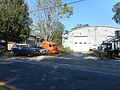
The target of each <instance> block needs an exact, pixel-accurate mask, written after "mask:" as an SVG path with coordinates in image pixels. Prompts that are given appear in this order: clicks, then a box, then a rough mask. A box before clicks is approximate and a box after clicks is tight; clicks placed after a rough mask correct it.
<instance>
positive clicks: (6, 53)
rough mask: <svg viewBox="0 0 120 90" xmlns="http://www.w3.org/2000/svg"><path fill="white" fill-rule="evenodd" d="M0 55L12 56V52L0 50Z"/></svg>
mask: <svg viewBox="0 0 120 90" xmlns="http://www.w3.org/2000/svg"><path fill="white" fill-rule="evenodd" d="M2 56H6V57H12V56H14V55H13V53H12V52H9V51H6V52H5V51H0V57H2Z"/></svg>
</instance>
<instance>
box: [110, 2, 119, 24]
mask: <svg viewBox="0 0 120 90" xmlns="http://www.w3.org/2000/svg"><path fill="white" fill-rule="evenodd" d="M112 10H113V12H114V13H115V14H114V16H113V19H114V20H115V22H116V23H118V24H120V2H118V3H116V4H115V5H114V6H113V9H112Z"/></svg>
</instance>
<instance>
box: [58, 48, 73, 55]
mask: <svg viewBox="0 0 120 90" xmlns="http://www.w3.org/2000/svg"><path fill="white" fill-rule="evenodd" d="M60 50H61V52H60V55H59V56H64V55H68V54H71V53H73V51H72V50H71V49H70V48H69V47H63V46H60Z"/></svg>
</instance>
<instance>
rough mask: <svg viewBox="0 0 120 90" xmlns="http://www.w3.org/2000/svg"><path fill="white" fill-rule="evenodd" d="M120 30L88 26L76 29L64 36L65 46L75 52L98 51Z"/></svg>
mask: <svg viewBox="0 0 120 90" xmlns="http://www.w3.org/2000/svg"><path fill="white" fill-rule="evenodd" d="M116 30H120V28H114V27H109V26H87V27H81V28H77V29H74V30H72V31H70V32H69V33H68V34H64V35H63V40H62V41H63V42H62V44H63V46H64V47H70V49H71V50H73V51H75V52H80V51H89V50H90V49H96V48H97V47H98V46H99V45H100V44H101V43H102V42H103V41H104V40H107V39H110V38H113V37H114V36H115V31H116Z"/></svg>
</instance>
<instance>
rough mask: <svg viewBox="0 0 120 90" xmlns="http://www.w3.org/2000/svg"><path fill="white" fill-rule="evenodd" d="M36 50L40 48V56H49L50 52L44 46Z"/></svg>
mask: <svg viewBox="0 0 120 90" xmlns="http://www.w3.org/2000/svg"><path fill="white" fill-rule="evenodd" d="M36 48H39V50H40V55H45V54H48V53H49V52H48V50H47V49H45V48H43V47H42V46H36Z"/></svg>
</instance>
